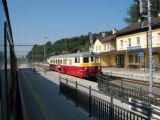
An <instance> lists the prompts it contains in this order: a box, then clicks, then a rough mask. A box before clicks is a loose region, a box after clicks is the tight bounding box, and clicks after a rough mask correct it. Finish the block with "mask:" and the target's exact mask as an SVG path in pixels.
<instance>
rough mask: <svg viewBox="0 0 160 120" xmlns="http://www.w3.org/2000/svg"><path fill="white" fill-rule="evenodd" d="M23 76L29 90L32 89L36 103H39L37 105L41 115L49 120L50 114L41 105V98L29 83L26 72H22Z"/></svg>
mask: <svg viewBox="0 0 160 120" xmlns="http://www.w3.org/2000/svg"><path fill="white" fill-rule="evenodd" d="M22 71H23V70H22ZM22 75H23V76H22V77H23V78H24V80H25V81H26V83H27V85H28V87H29V89H30V91H31V94H32V96H33V97H34V99H35V101H36V103H37V105H38V107H39V109H40V111H41V113H42V114H43V116H44V118H45V120H49V115H48V113H47V112H46V111H45V107H44V105H43V104H42V103H41V101H40V97H39V96H38V95H37V94H36V92H35V91H34V89H33V87H32V85H31V83H30V82H29V81H28V79H27V77H26V75H25V74H24V71H23V72H22Z"/></svg>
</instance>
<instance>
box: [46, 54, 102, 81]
mask: <svg viewBox="0 0 160 120" xmlns="http://www.w3.org/2000/svg"><path fill="white" fill-rule="evenodd" d="M48 62H49V64H50V69H51V70H54V71H56V72H60V73H63V74H68V75H72V76H76V77H80V78H91V77H95V76H96V74H98V73H99V72H100V71H101V67H100V59H99V57H98V54H97V53H93V52H79V53H73V54H65V55H57V56H51V57H50V58H49V59H48Z"/></svg>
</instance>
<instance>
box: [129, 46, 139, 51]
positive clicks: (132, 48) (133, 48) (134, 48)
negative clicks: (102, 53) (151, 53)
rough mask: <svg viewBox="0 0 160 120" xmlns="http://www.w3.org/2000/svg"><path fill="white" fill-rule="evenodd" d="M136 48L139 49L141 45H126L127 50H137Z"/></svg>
mask: <svg viewBox="0 0 160 120" xmlns="http://www.w3.org/2000/svg"><path fill="white" fill-rule="evenodd" d="M138 49H141V46H133V47H127V50H138Z"/></svg>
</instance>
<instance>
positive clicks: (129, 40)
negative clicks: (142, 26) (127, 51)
mask: <svg viewBox="0 0 160 120" xmlns="http://www.w3.org/2000/svg"><path fill="white" fill-rule="evenodd" d="M128 46H131V38H129V39H128Z"/></svg>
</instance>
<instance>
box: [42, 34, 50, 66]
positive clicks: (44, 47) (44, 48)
mask: <svg viewBox="0 0 160 120" xmlns="http://www.w3.org/2000/svg"><path fill="white" fill-rule="evenodd" d="M48 38H49V37H44V39H48ZM43 51H44V55H43V57H44V63H45V60H46V54H47V53H46V45H45V43H44V46H43Z"/></svg>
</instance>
